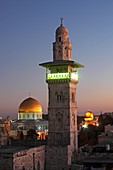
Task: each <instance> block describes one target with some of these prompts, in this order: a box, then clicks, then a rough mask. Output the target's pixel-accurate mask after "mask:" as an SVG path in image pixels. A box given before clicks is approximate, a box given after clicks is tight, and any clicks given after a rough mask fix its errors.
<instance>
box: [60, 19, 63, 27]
mask: <svg viewBox="0 0 113 170" xmlns="http://www.w3.org/2000/svg"><path fill="white" fill-rule="evenodd" d="M60 20H61V25H60V26H63V17H61V18H60Z"/></svg>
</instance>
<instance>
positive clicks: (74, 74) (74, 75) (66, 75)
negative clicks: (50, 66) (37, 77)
mask: <svg viewBox="0 0 113 170" xmlns="http://www.w3.org/2000/svg"><path fill="white" fill-rule="evenodd" d="M63 79H71V80H76V81H78V73H77V72H71V73H70V72H68V73H47V74H46V80H63Z"/></svg>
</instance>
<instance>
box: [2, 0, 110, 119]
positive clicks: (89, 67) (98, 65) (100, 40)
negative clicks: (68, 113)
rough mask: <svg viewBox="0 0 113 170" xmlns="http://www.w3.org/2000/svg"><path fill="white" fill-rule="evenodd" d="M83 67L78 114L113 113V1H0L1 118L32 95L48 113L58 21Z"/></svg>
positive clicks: (74, 58) (78, 90) (78, 89)
mask: <svg viewBox="0 0 113 170" xmlns="http://www.w3.org/2000/svg"><path fill="white" fill-rule="evenodd" d="M61 17H63V18H64V26H65V27H66V28H68V31H69V40H70V41H71V42H72V60H74V61H76V62H79V63H81V64H83V65H84V66H85V68H83V69H79V83H78V85H77V106H78V114H79V115H84V113H85V112H86V111H87V110H91V111H92V112H93V113H95V114H98V113H100V111H102V112H103V113H104V112H112V111H113V0H70V1H69V0H56V1H54V0H0V116H2V115H3V114H4V116H5V115H11V116H12V115H13V117H16V116H17V112H18V107H19V105H20V103H21V102H22V101H23V100H24V99H26V98H27V97H29V92H31V96H32V97H33V98H35V99H37V100H38V101H39V102H40V103H41V105H42V107H43V112H44V113H47V105H48V95H47V92H48V89H47V84H46V82H45V73H46V70H45V69H44V68H42V67H40V66H39V64H40V63H43V62H47V61H52V57H53V56H52V48H53V45H52V43H53V42H54V41H55V30H56V29H57V28H58V27H59V26H60V18H61Z"/></svg>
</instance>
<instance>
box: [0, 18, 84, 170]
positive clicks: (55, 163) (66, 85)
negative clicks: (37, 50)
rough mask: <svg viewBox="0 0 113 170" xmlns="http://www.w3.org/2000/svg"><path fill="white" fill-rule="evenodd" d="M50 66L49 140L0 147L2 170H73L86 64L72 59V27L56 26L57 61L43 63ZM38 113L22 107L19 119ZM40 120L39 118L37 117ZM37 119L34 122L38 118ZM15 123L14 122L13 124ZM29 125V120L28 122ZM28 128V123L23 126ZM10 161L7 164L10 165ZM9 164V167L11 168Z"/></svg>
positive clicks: (54, 52)
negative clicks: (80, 72)
mask: <svg viewBox="0 0 113 170" xmlns="http://www.w3.org/2000/svg"><path fill="white" fill-rule="evenodd" d="M40 66H43V67H45V68H46V82H47V83H48V101H49V102H48V132H49V133H48V140H47V144H46V145H42V146H37V147H30V146H29V148H28V147H27V146H26V147H25V148H18V147H17V148H16V149H15V148H13V146H10V148H5V149H2V148H1V149H0V157H1V159H0V167H2V169H1V170H4V169H6V170H9V169H11V170H12V169H13V170H44V169H45V170H69V169H71V168H72V162H73V158H74V154H75V152H77V150H78V134H77V133H78V132H77V102H76V88H77V84H78V68H83V67H84V66H83V65H81V64H79V63H77V62H75V61H73V60H72V44H71V42H70V41H69V34H68V29H67V28H66V27H64V25H63V19H61V25H60V26H59V27H58V28H57V29H56V35H55V42H54V43H53V61H50V62H46V63H42V64H40ZM37 116H38V114H37V113H36V114H33V113H32V111H31V110H30V112H28V111H27V110H21V111H20V112H19V114H18V118H19V120H18V122H17V123H19V121H20V124H18V125H21V123H23V122H21V121H23V119H25V118H26V121H29V120H28V119H29V118H31V117H32V118H33V119H34V118H35V117H37ZM35 120H36V119H35ZM35 120H34V121H35ZM13 125H14V124H13ZM28 125H29V123H28ZM22 127H23V128H25V124H23V125H22ZM6 162H7V164H6ZM8 167H9V169H8Z"/></svg>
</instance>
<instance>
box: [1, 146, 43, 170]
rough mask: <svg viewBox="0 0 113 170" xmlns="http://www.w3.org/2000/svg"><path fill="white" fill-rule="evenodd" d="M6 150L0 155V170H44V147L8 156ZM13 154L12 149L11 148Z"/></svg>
mask: <svg viewBox="0 0 113 170" xmlns="http://www.w3.org/2000/svg"><path fill="white" fill-rule="evenodd" d="M2 152H3V149H2ZM5 152H6V149H5V150H4V153H2V154H0V170H23V168H25V170H34V169H35V170H37V169H38V166H39V164H40V170H44V165H45V146H40V147H35V148H29V149H24V150H20V151H17V152H15V153H12V154H9V153H8V151H7V153H5ZM12 152H13V148H12Z"/></svg>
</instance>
